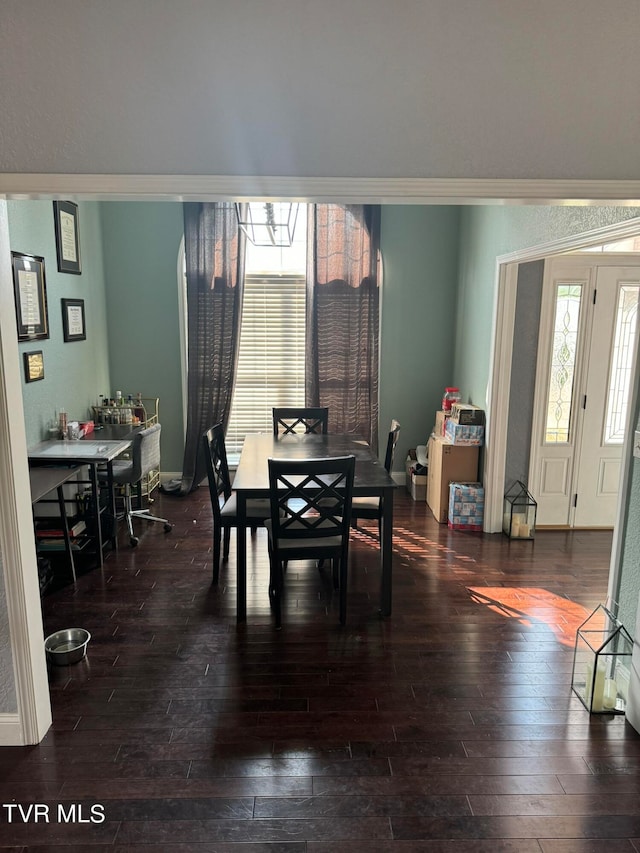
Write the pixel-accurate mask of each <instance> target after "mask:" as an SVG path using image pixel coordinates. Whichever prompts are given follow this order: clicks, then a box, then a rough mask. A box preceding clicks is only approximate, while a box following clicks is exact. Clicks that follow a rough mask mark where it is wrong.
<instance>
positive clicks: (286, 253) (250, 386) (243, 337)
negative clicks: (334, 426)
mask: <svg viewBox="0 0 640 853" xmlns="http://www.w3.org/2000/svg"><path fill="white" fill-rule="evenodd" d="M306 231H307V229H306V207H305V205H300V209H299V212H298V219H297V223H296V230H295V235H294V241H293V244H292V245H291V246H290V247H274V246H268V247H263V246H254V245H253V244H252V243H250V242H249V241H247V253H246V263H245V283H244V299H243V304H242V328H241V331H240V349H239V353H238V367H237V371H236V379H235V385H234V390H233V400H232V403H231V414H230V418H229V425H228V427H227V434H226V446H227V453H228V455H229V458H230V461H231V462H233V461H235V460H236V459H237V458H239V454H240V451H241V450H242V443H243V441H244V437H245V435H247V434H249V433H256V432H271V430H272V415H271V409H272V407H273V406H303V405H304V403H305V291H306V261H307V245H306V244H307V239H306Z"/></svg>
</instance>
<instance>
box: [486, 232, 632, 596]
mask: <svg viewBox="0 0 640 853" xmlns="http://www.w3.org/2000/svg"><path fill="white" fill-rule="evenodd" d="M638 234H640V217H635V218H633V219H629V220H627V221H626V222H622V223H617V224H615V225H610V226H605V227H603V228H597V229H593V230H591V231H586V232H582V233H581V234H576V235H572V236H570V237H566V238H563V239H561V240H557V241H550V242H548V243H541V244H539V245H537V246H532V247H530V248H528V249H523V250H521V251H516V252H512V253H509V254H506V255H499V256H498V257H497V258H496V282H497V283H496V290H495V299H494V310H493V339H492V347H491V363H490V378H489V388H488V390H487V400H488V411H487V444H486V448H485V457H484V483H485V522H484V528H483V529H484V531H485V532H487V533H500V532H501V530H502V515H503V497H504V495H503V493H504V481H505V470H506V453H507V434H508V427H509V395H510V385H511V357H512V353H513V337H514V328H515V309H516V291H517V283H518V267H519V265H520V264H522V263H528V262H529V261H539V260H545V259H546V258H548V257H552V256H554V255H561V254H564V253H566V252H579V251H580V250H581V249H586V248H589V247H590V246H598V245H601V244H602V243H612V242H615V241H616V240H623V239H625V238H626V237H635V236H637V235H638ZM639 352H640V350H639ZM639 384H640V369H639V366H638V359H637V358H636V365H635V369H634V375H633V377H632V382H631V386H632V390H631V396H630V401H629V409H628V412H627V429H626V438H625V442H624V446H623V450H622V477H621V481H620V489H619V494H618V509H617V512H616V522H615V527H614V533H613V542H612V547H611V562H610V567H609V587H608V595H609V597H610V598H611V599H613V600H615V599H616V596H617V590H618V588H619V584H620V562H621V556H622V544H623V540H622V530H623V525H624V516H625V511H626V506H627V502H628V496H629V487H630V479H631V459H632V457H633V434H634V429H635V424H634V423H633V417H634V415H635V412H636V410H637V406H638V399H639V393H640V389H639V388H638V385H639Z"/></svg>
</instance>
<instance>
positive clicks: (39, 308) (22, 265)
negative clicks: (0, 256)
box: [11, 252, 49, 341]
mask: <svg viewBox="0 0 640 853" xmlns="http://www.w3.org/2000/svg"><path fill="white" fill-rule="evenodd" d="M11 266H12V269H13V293H14V297H15V303H16V321H17V325H18V340H19V341H38V340H43V339H44V338H48V337H49V319H48V316H47V290H46V284H45V277H44V258H41V257H39V256H38V255H25V254H22V252H11Z"/></svg>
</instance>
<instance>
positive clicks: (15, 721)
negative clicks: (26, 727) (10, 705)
mask: <svg viewBox="0 0 640 853" xmlns="http://www.w3.org/2000/svg"><path fill="white" fill-rule="evenodd" d="M24 745H25V743H24V734H23V731H22V723H21V722H20V717H19V715H18V714H0V746H24Z"/></svg>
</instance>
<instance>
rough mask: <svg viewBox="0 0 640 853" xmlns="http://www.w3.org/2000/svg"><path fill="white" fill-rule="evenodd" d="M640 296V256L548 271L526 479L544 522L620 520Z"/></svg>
mask: <svg viewBox="0 0 640 853" xmlns="http://www.w3.org/2000/svg"><path fill="white" fill-rule="evenodd" d="M639 293H640V266H638V262H637V261H636V260H635V259H633V260H632V261H631V263H627V259H625V263H624V265H619V266H618V265H616V266H613V265H612V264H611V260H610V259H608V260H605V259H602V258H601V259H597V260H594V261H591V259H589V258H586V259H585V257H584V256H582V257H579V258H577V257H576V258H562V259H560V258H559V259H554V260H552V261H550V262H549V263H548V264H547V265H546V267H545V282H544V287H543V306H542V312H541V321H540V339H539V345H538V368H537V379H536V401H535V413H536V414H535V416H534V423H533V429H532V453H531V466H530V480H529V482H530V486H531V491H532V492H533V494H534V497H535V498H536V500H537V501H538V516H537V523H538V524H539V525H558V526H571V527H612V526H613V524H614V522H615V517H616V506H617V501H618V490H619V482H620V462H621V454H622V446H623V441H624V432H625V424H626V418H627V400H628V394H629V389H630V380H631V377H632V371H633V365H634V364H635V346H636V320H637V309H638V296H639Z"/></svg>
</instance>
